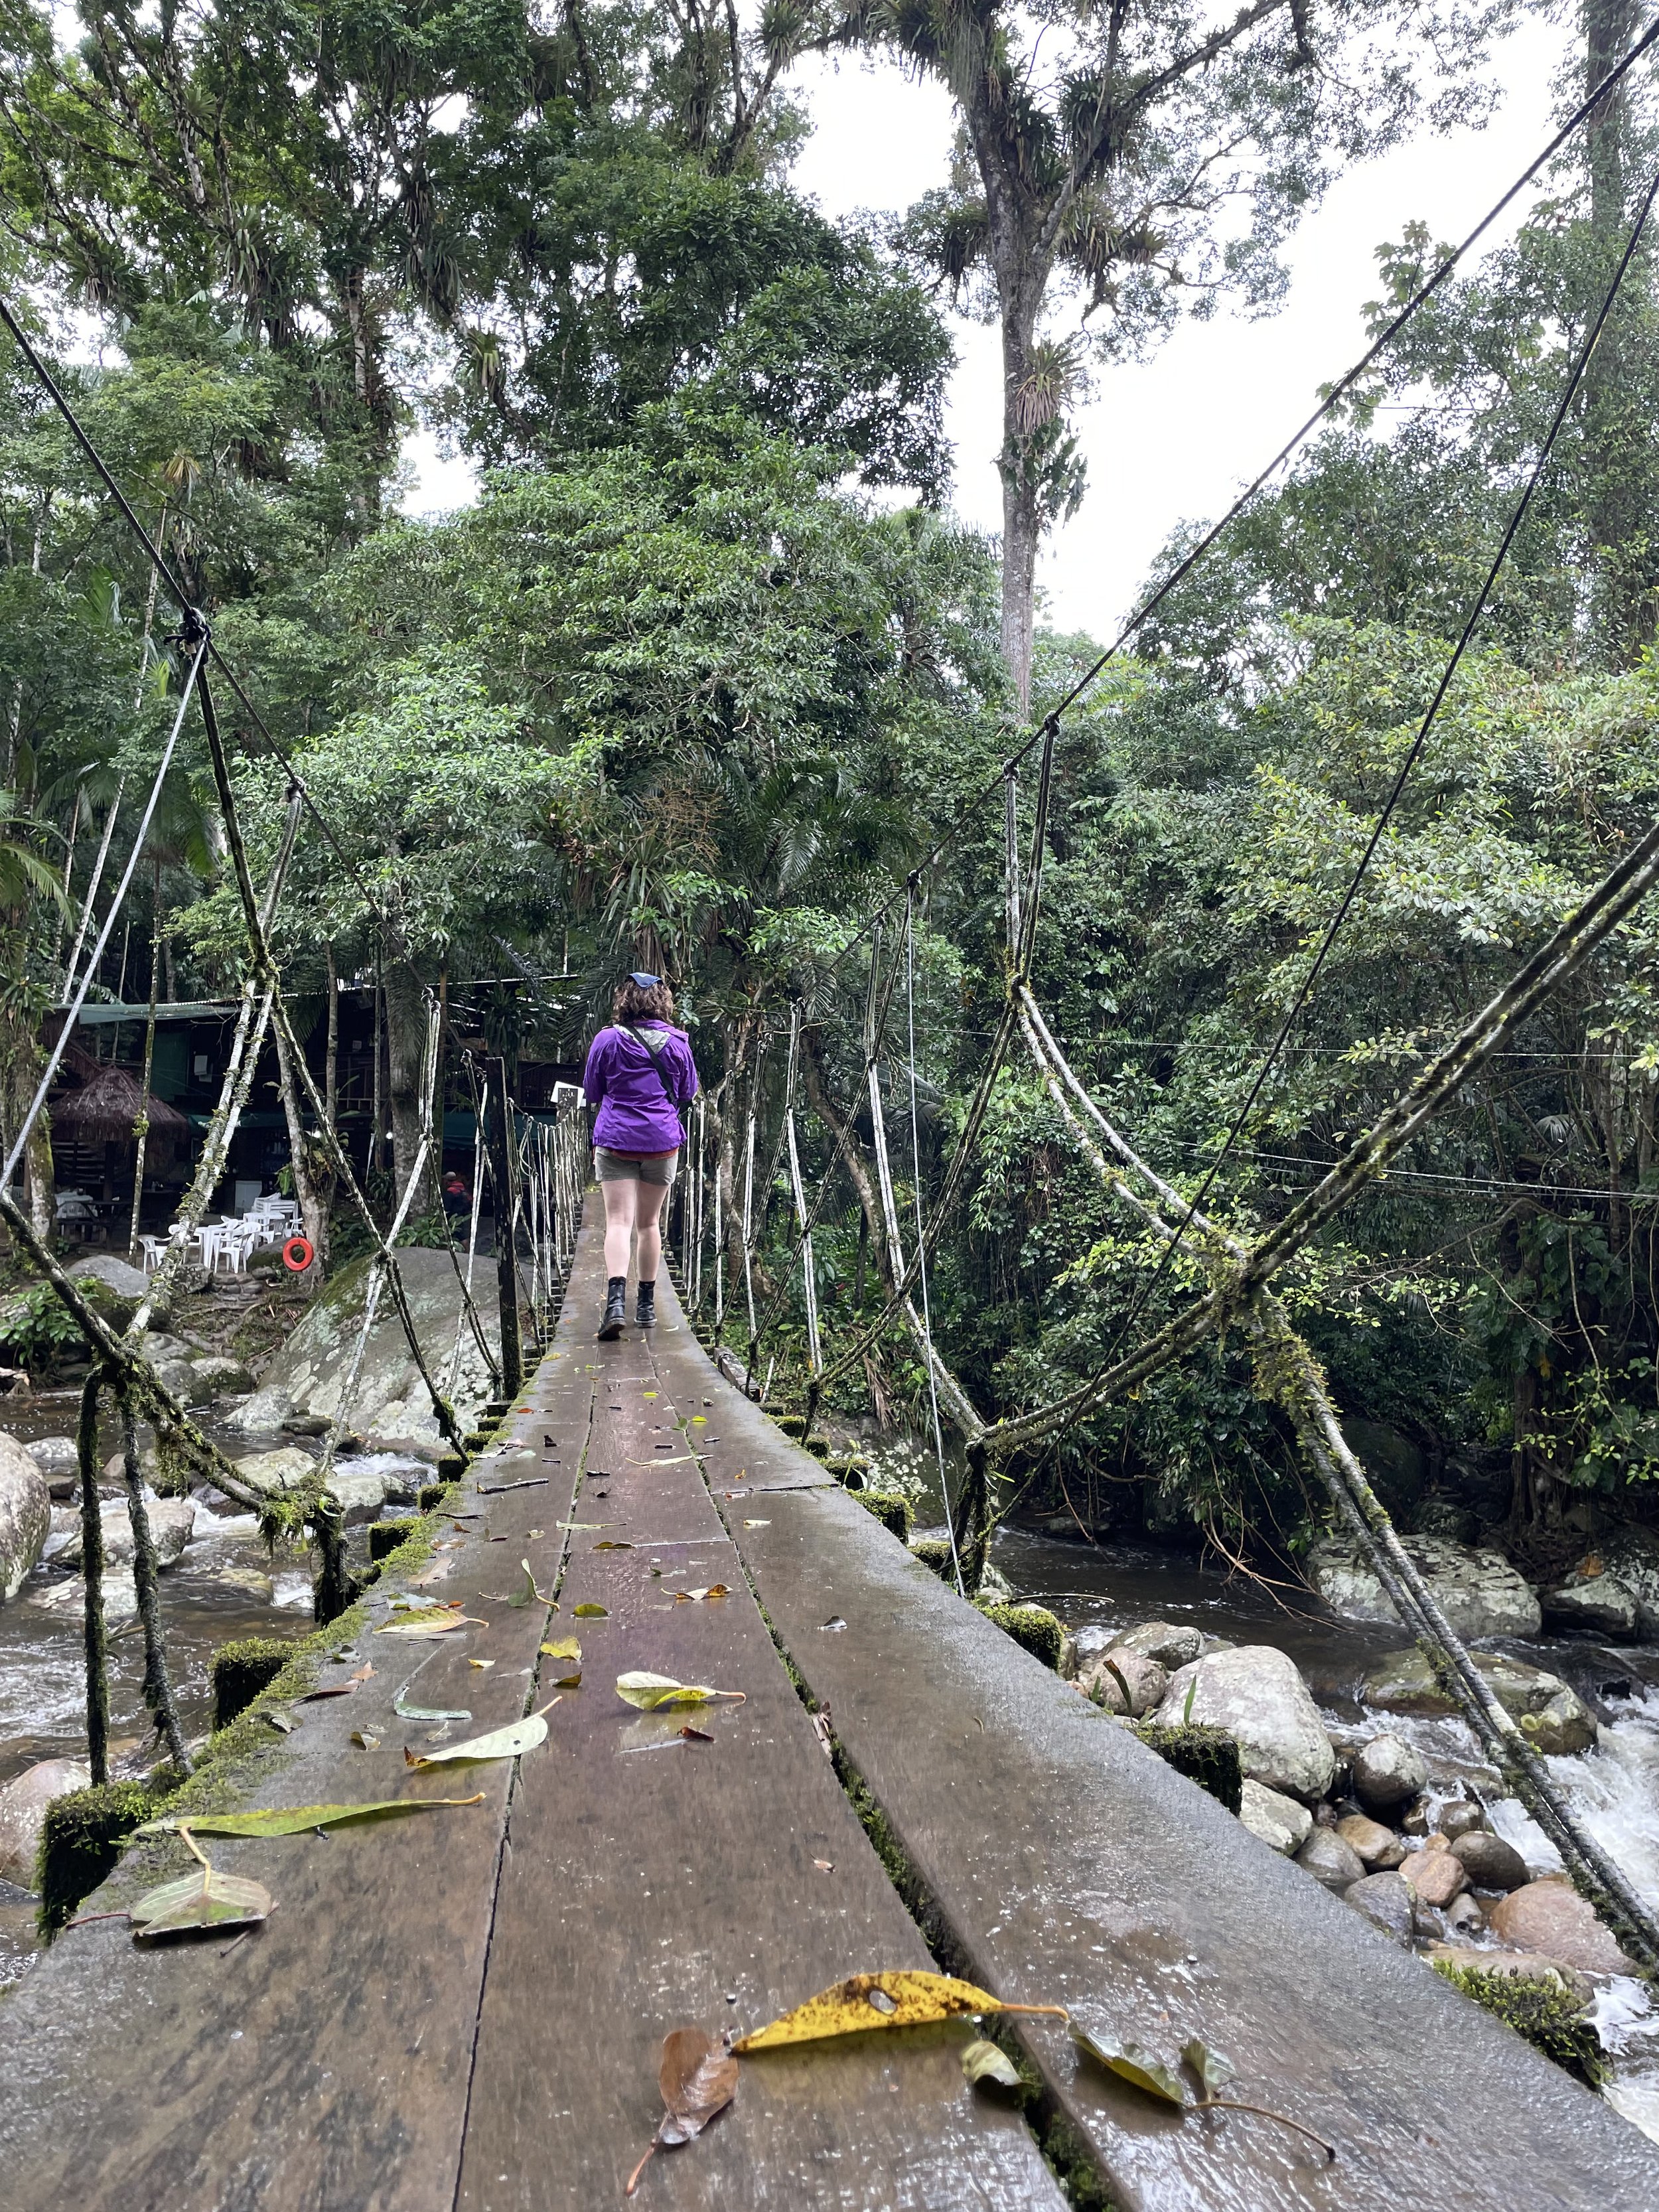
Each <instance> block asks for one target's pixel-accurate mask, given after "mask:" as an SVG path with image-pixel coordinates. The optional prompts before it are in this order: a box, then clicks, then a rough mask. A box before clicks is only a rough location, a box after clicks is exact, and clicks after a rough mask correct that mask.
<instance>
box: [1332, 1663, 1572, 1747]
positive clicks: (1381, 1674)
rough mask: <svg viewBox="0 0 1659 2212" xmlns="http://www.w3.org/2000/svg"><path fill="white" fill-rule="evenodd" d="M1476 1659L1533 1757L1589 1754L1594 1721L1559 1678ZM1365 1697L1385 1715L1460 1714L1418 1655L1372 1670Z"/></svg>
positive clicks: (1522, 1665) (1524, 1667) (1523, 1666)
mask: <svg viewBox="0 0 1659 2212" xmlns="http://www.w3.org/2000/svg"><path fill="white" fill-rule="evenodd" d="M1474 1663H1475V1665H1476V1667H1477V1668H1479V1669H1480V1673H1481V1674H1483V1675H1484V1676H1485V1677H1486V1681H1487V1682H1488V1684H1489V1685H1490V1686H1491V1688H1492V1695H1493V1696H1494V1697H1495V1698H1496V1699H1498V1704H1499V1705H1502V1706H1503V1708H1504V1711H1505V1712H1507V1713H1510V1714H1511V1715H1512V1716H1513V1717H1514V1718H1515V1719H1516V1720H1517V1721H1518V1722H1519V1723H1521V1726H1522V1729H1524V1730H1525V1732H1526V1735H1527V1739H1528V1741H1529V1742H1530V1743H1531V1745H1532V1747H1533V1748H1534V1750H1535V1751H1541V1752H1545V1753H1565V1752H1574V1751H1588V1750H1589V1747H1590V1745H1591V1744H1593V1743H1594V1742H1595V1717H1594V1715H1593V1714H1592V1713H1591V1712H1590V1711H1589V1707H1588V1706H1587V1705H1585V1704H1584V1702H1583V1699H1582V1698H1580V1697H1579V1696H1578V1695H1577V1692H1575V1691H1573V1690H1571V1689H1570V1688H1569V1687H1568V1686H1567V1685H1566V1683H1565V1682H1564V1681H1563V1680H1561V1677H1560V1676H1559V1674H1547V1673H1546V1671H1545V1670H1544V1669H1543V1668H1541V1667H1529V1666H1528V1665H1527V1663H1526V1662H1525V1661H1524V1660H1522V1659H1511V1658H1510V1657H1509V1656H1508V1655H1507V1654H1506V1653H1504V1652H1499V1651H1477V1652H1476V1653H1475V1654H1474ZM1362 1694H1363V1696H1364V1702H1365V1703H1366V1704H1367V1705H1371V1706H1374V1707H1376V1710H1377V1711H1381V1712H1394V1713H1417V1714H1422V1715H1429V1714H1436V1713H1449V1712H1454V1711H1455V1710H1456V1707H1455V1705H1454V1703H1453V1700H1452V1699H1451V1698H1450V1697H1449V1695H1448V1694H1447V1692H1445V1691H1444V1690H1443V1689H1442V1688H1441V1686H1440V1685H1439V1683H1438V1682H1437V1681H1436V1680H1435V1679H1434V1676H1433V1674H1432V1673H1431V1671H1430V1668H1429V1662H1428V1661H1427V1660H1426V1659H1425V1657H1424V1656H1423V1655H1422V1653H1421V1652H1420V1651H1419V1650H1415V1649H1413V1650H1409V1651H1397V1652H1395V1655H1394V1656H1393V1657H1392V1658H1389V1659H1385V1660H1383V1662H1382V1663H1381V1664H1380V1665H1379V1666H1376V1667H1374V1668H1372V1669H1371V1671H1370V1674H1368V1675H1367V1676H1366V1678H1365V1682H1364V1691H1363V1693H1362Z"/></svg>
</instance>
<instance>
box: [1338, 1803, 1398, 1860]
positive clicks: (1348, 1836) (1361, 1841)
mask: <svg viewBox="0 0 1659 2212" xmlns="http://www.w3.org/2000/svg"><path fill="white" fill-rule="evenodd" d="M1336 1832H1337V1834H1338V1835H1339V1836H1340V1837H1341V1838H1342V1840H1343V1842H1344V1843H1345V1844H1347V1846H1348V1848H1349V1849H1350V1850H1352V1851H1354V1852H1356V1853H1357V1854H1358V1857H1359V1859H1360V1860H1361V1862H1362V1863H1363V1864H1364V1869H1365V1871H1366V1873H1367V1874H1386V1873H1387V1872H1388V1870H1389V1868H1390V1867H1397V1866H1398V1865H1399V1863H1400V1862H1401V1859H1403V1858H1404V1857H1405V1856H1406V1846H1405V1845H1404V1844H1402V1843H1401V1840H1400V1838H1399V1837H1398V1836H1396V1835H1395V1832H1394V1830H1393V1829H1392V1828H1385V1827H1384V1826H1383V1823H1382V1822H1381V1820H1370V1819H1368V1818H1367V1817H1366V1815H1365V1814H1364V1813H1350V1814H1348V1816H1347V1818H1346V1820H1339V1821H1338V1822H1337V1824H1336Z"/></svg>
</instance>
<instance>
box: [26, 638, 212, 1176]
mask: <svg viewBox="0 0 1659 2212" xmlns="http://www.w3.org/2000/svg"><path fill="white" fill-rule="evenodd" d="M206 651H207V639H206V637H205V636H203V637H201V638H200V639H198V640H197V645H196V653H195V657H194V659H192V660H191V664H190V673H189V675H188V676H187V677H186V678H185V690H184V696H183V697H182V698H181V699H180V700H179V712H178V713H177V714H175V715H174V716H173V728H172V730H171V732H169V733H168V737H167V744H165V745H164V746H163V747H162V749H161V765H160V767H158V768H157V769H156V771H155V781H154V782H153V783H152V784H151V785H150V787H149V798H148V799H146V800H145V802H144V811H143V814H141V815H140V816H139V817H138V827H137V829H136V830H135V831H134V833H133V839H132V850H131V853H130V854H128V855H127V864H126V866H125V868H124V869H123V870H122V872H121V880H120V882H119V884H118V885H117V886H116V890H115V896H114V897H113V898H112V900H111V901H110V908H109V912H108V914H107V915H106V916H105V919H104V926H103V927H102V929H101V930H100V932H99V933H98V942H97V943H96V944H95V945H94V946H93V948H92V951H91V952H90V953H89V954H88V958H87V964H86V968H85V970H84V972H83V973H82V977H81V980H80V981H79V983H78V984H76V989H75V996H74V999H73V1000H71V1001H70V1006H69V1009H68V1011H67V1012H66V1013H65V1014H64V1026H63V1028H62V1029H61V1030H59V1031H58V1042H57V1043H56V1044H54V1045H53V1047H52V1050H51V1052H50V1053H49V1054H48V1055H47V1058H46V1066H45V1068H44V1069H43V1070H42V1071H41V1075H40V1083H39V1085H37V1086H36V1089H35V1093H34V1097H33V1098H32V1099H31V1100H30V1102H29V1109H28V1111H27V1114H25V1115H24V1116H23V1120H22V1124H21V1127H20V1128H19V1130H18V1132H17V1135H16V1139H15V1141H14V1143H13V1145H12V1147H11V1150H10V1151H9V1152H8V1153H7V1155H6V1162H5V1165H4V1167H3V1168H0V1189H3V1190H9V1188H11V1179H12V1177H13V1176H15V1174H16V1172H17V1163H18V1162H19V1160H21V1158H22V1157H23V1148H24V1146H26V1145H27V1143H28V1139H29V1132H30V1131H31V1130H32V1129H33V1127H34V1124H35V1121H36V1119H37V1117H38V1116H39V1115H40V1109H41V1108H42V1107H43V1106H44V1105H45V1104H46V1093H47V1092H48V1091H50V1090H51V1089H52V1085H53V1084H54V1083H55V1082H56V1081H57V1079H58V1068H59V1066H61V1065H62V1062H63V1058H64V1053H65V1052H66V1051H67V1050H68V1048H69V1041H70V1036H72V1035H73V1034H74V1030H75V1024H76V1022H77V1021H78V1020H79V1019H80V1015H81V1009H82V1006H84V1005H85V1004H86V999H87V993H88V991H89V990H90V989H91V987H92V979H93V977H94V975H96V974H97V972H98V963H99V962H100V960H101V959H102V958H103V957H104V953H105V951H106V947H107V946H108V944H109V940H110V937H111V935H112V932H113V930H114V928H115V917H116V915H118V914H119V913H120V911H121V907H122V903H123V902H124V901H125V898H126V895H127V892H128V890H130V889H131V884H132V878H133V875H134V872H136V870H137V866H138V861H139V857H140V855H141V854H143V849H144V841H145V839H146V838H147V837H148V836H149V825H150V823H151V822H152V821H153V820H154V819H155V809H156V807H157V805H159V804H160V802H161V786H162V784H163V783H164V782H165V781H167V770H168V769H170V768H171V767H172V765H173V753H174V750H176V748H177V746H178V743H179V732H180V731H182V730H183V728H184V726H185V714H187V713H188V712H189V711H190V702H191V693H192V692H193V691H194V690H195V689H196V684H197V678H198V677H199V676H200V674H201V672H202V656H203V654H204V653H206Z"/></svg>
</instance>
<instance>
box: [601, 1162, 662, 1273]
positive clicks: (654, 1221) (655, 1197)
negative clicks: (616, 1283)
mask: <svg viewBox="0 0 1659 2212" xmlns="http://www.w3.org/2000/svg"><path fill="white" fill-rule="evenodd" d="M635 1188H637V1189H638V1191H639V1194H640V1196H639V1213H638V1217H637V1223H636V1226H637V1230H638V1236H639V1251H640V1280H641V1282H642V1283H654V1282H655V1281H656V1279H657V1273H658V1270H659V1268H660V1267H661V1266H662V1210H663V1207H664V1206H665V1204H666V1202H667V1199H668V1185H667V1184H666V1183H665V1182H642V1183H639V1184H637V1185H636V1186H635ZM605 1249H606V1250H607V1251H609V1249H610V1245H609V1243H607V1244H606V1247H605Z"/></svg>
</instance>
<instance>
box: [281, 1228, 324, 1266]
mask: <svg viewBox="0 0 1659 2212" xmlns="http://www.w3.org/2000/svg"><path fill="white" fill-rule="evenodd" d="M316 1256H317V1255H316V1254H315V1253H314V1252H313V1250H312V1249H311V1239H310V1238H309V1237H289V1240H288V1242H287V1243H286V1244H284V1245H283V1266H284V1267H287V1268H288V1269H289V1271H290V1272H291V1273H294V1274H296V1275H303V1274H304V1273H305V1271H306V1269H307V1267H309V1266H310V1265H311V1263H312V1261H313V1260H314V1259H315V1258H316Z"/></svg>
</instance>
